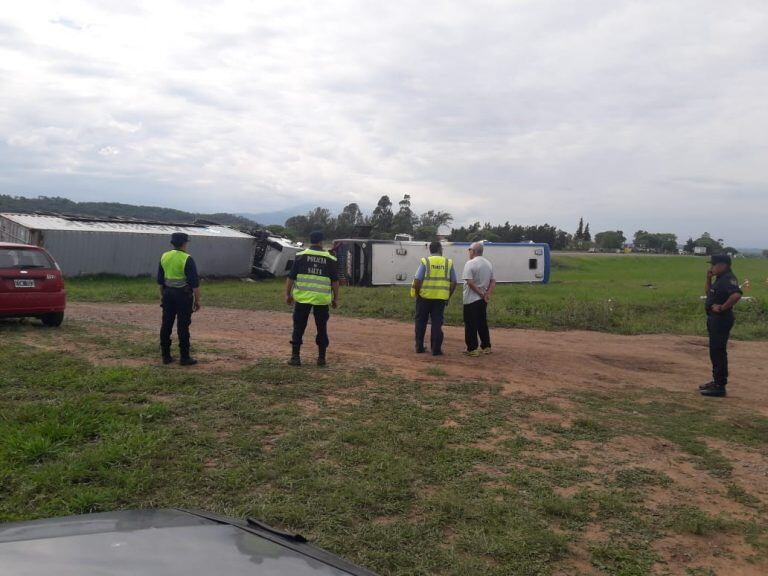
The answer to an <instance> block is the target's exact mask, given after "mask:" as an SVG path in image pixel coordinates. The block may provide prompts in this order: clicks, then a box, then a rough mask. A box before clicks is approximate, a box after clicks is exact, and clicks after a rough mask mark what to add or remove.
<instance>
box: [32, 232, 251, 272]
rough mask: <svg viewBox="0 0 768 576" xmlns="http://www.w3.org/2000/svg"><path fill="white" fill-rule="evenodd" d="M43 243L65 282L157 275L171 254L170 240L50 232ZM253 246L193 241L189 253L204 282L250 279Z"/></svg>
mask: <svg viewBox="0 0 768 576" xmlns="http://www.w3.org/2000/svg"><path fill="white" fill-rule="evenodd" d="M42 237H43V238H42V245H43V246H44V247H45V248H46V249H47V250H48V251H49V252H50V253H51V255H52V256H53V257H54V258H55V259H56V261H57V262H58V263H59V266H61V269H62V271H63V272H64V275H65V276H84V275H90V274H118V275H121V276H143V275H147V274H149V275H154V274H156V273H157V266H158V263H159V261H160V255H161V254H162V253H163V252H165V251H166V250H170V249H171V245H170V237H169V235H168V234H126V233H119V232H88V231H73V230H68V231H64V230H46V231H42ZM255 246H256V239H255V238H226V237H225V238H221V237H210V236H194V237H193V238H192V240H191V241H190V243H189V253H190V254H191V255H192V256H193V257H194V259H195V262H196V264H197V267H198V271H199V272H200V274H201V275H202V276H235V277H245V276H248V275H249V274H250V273H251V266H252V264H253V254H254V250H255Z"/></svg>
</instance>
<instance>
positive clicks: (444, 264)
mask: <svg viewBox="0 0 768 576" xmlns="http://www.w3.org/2000/svg"><path fill="white" fill-rule="evenodd" d="M421 264H422V265H423V266H424V269H425V270H426V272H425V274H424V280H422V281H421V290H420V291H419V295H420V296H421V297H422V298H425V299H426V300H448V299H449V298H450V297H451V269H452V268H453V260H451V259H450V258H445V257H444V256H430V257H429V258H422V259H421ZM411 296H412V297H415V296H416V288H415V287H414V286H413V285H411Z"/></svg>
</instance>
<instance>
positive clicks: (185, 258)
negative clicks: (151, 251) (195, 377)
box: [157, 232, 200, 366]
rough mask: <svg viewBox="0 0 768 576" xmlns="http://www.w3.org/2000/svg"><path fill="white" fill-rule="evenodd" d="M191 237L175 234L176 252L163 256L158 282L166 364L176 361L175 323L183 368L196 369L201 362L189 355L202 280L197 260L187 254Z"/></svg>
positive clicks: (162, 339) (158, 272)
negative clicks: (190, 327)
mask: <svg viewBox="0 0 768 576" xmlns="http://www.w3.org/2000/svg"><path fill="white" fill-rule="evenodd" d="M188 244H189V236H188V235H187V234H184V233H183V232H174V233H173V234H172V235H171V245H172V246H173V250H169V251H168V252H166V253H165V254H163V255H162V256H161V257H160V266H158V269H157V283H158V284H159V285H160V299H161V306H162V308H163V324H162V326H161V328H160V351H161V352H162V355H163V364H170V363H171V362H173V357H172V356H171V333H172V332H173V324H174V322H175V323H176V330H177V333H178V335H179V352H180V353H181V358H180V360H179V364H181V365H182V366H193V365H194V364H197V360H195V359H194V358H192V356H190V354H189V347H190V344H189V325H190V324H191V323H192V313H193V312H197V311H198V310H200V279H199V277H198V275H197V266H196V265H195V261H194V260H193V259H192V256H190V255H189V254H188V253H187V245H188Z"/></svg>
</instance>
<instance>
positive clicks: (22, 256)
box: [0, 248, 53, 268]
mask: <svg viewBox="0 0 768 576" xmlns="http://www.w3.org/2000/svg"><path fill="white" fill-rule="evenodd" d="M0 268H53V262H51V259H50V258H48V255H47V254H46V253H45V252H41V251H40V250H30V249H29V248H0Z"/></svg>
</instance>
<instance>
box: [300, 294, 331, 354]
mask: <svg viewBox="0 0 768 576" xmlns="http://www.w3.org/2000/svg"><path fill="white" fill-rule="evenodd" d="M329 308H330V307H329V306H327V305H325V306H318V305H316V304H302V303H301V302H295V303H294V305H293V335H292V337H291V344H293V345H294V346H301V344H302V341H303V338H304V331H305V330H306V329H307V323H308V322H309V314H310V313H312V314H313V315H314V316H315V326H317V337H316V338H315V343H316V344H317V345H318V347H319V348H323V349H325V348H328V344H329V343H330V341H329V340H328V319H329V318H330V317H331V312H330V309H329Z"/></svg>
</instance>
